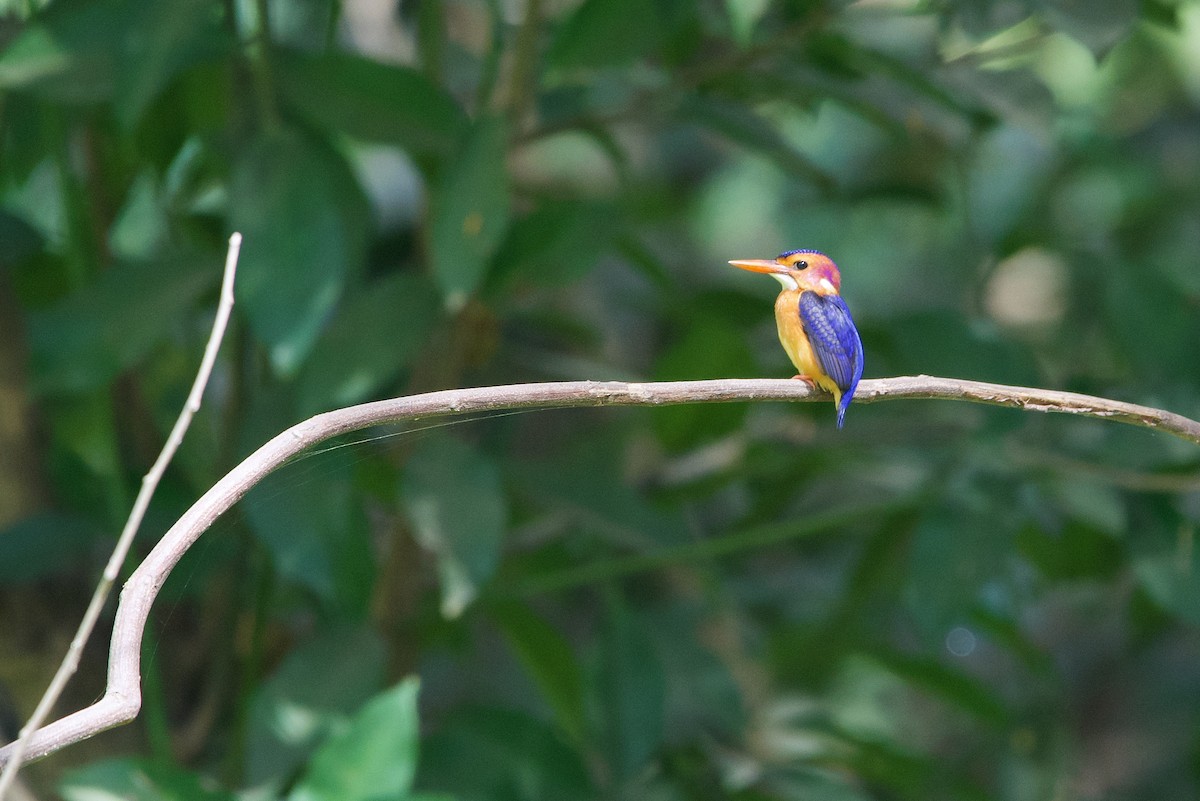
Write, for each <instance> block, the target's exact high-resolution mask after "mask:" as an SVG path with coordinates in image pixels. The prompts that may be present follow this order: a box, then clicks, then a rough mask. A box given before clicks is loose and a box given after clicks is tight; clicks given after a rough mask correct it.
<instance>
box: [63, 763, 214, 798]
mask: <svg viewBox="0 0 1200 801" xmlns="http://www.w3.org/2000/svg"><path fill="white" fill-rule="evenodd" d="M211 784H212V783H211V782H208V781H204V780H203V779H202V777H201V776H199V775H198V774H195V773H191V772H189V771H185V770H182V769H180V768H176V767H174V766H172V765H168V764H164V763H162V762H155V761H152V760H149V759H106V760H104V761H102V762H94V763H92V764H91V765H88V766H87V767H84V768H79V769H77V770H73V771H71V772H70V773H68V774H67V775H66V777H65V778H64V779H63V781H62V784H61V785H59V788H58V791H59V793H60V794H61V795H62V797H63V798H64V799H65V801H233V799H234V797H235V796H234V795H233V794H232V793H229V792H226V791H225V790H217V789H214V788H213V787H212V786H211Z"/></svg>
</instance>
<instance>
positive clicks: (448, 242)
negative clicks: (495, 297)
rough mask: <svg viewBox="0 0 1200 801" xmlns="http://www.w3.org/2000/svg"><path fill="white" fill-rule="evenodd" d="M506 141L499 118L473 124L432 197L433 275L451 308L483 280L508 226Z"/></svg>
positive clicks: (462, 300) (458, 304)
mask: <svg viewBox="0 0 1200 801" xmlns="http://www.w3.org/2000/svg"><path fill="white" fill-rule="evenodd" d="M507 142H508V138H507V127H506V126H505V124H504V123H503V121H501V120H500V119H496V118H487V119H483V120H480V121H478V122H477V123H475V127H474V129H473V130H472V131H471V132H470V134H469V135H468V136H467V138H466V141H465V142H464V144H463V147H462V149H461V150H460V151H459V153H458V155H457V157H456V158H455V160H454V162H453V163H452V164H451V165H449V167H448V168H447V169H446V172H445V174H444V175H443V176H442V180H441V181H440V182H439V183H438V185H437V187H436V188H435V190H434V192H433V195H432V197H431V198H430V210H429V216H430V221H429V232H430V233H429V236H430V242H429V248H430V257H431V259H432V262H433V274H434V277H435V278H436V279H437V282H438V285H439V286H440V287H441V289H442V294H443V295H444V296H445V298H446V302H447V305H449V306H450V307H451V308H457V307H459V306H461V305H462V304H463V303H464V302H465V301H466V299H467V296H469V295H470V294H471V293H472V292H474V291H475V290H476V289H477V288H478V287H479V285H480V284H481V283H482V281H483V278H484V276H485V275H486V273H487V269H488V265H489V262H490V261H491V258H492V255H493V254H494V253H495V251H496V248H497V246H498V245H499V244H500V240H501V238H502V237H503V236H504V232H505V230H506V229H507V228H508V215H509V194H508V193H509V180H508V171H507V169H506V168H505V163H504V159H505V152H506V148H507Z"/></svg>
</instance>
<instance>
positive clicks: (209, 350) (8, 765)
mask: <svg viewBox="0 0 1200 801" xmlns="http://www.w3.org/2000/svg"><path fill="white" fill-rule="evenodd" d="M241 246H242V235H241V234H236V233H235V234H234V235H233V236H231V237H230V238H229V250H228V252H227V253H226V256H225V277H224V278H223V279H222V282H221V299H220V302H219V303H218V304H217V315H216V318H215V319H214V320H213V327H212V333H211V334H209V337H208V344H207V345H206V346H205V348H204V357H203V358H202V359H201V361H200V369H199V371H197V373H196V380H195V381H194V382H192V390H191V392H189V393H188V397H187V402H186V403H184V406H183V411H182V412H180V413H179V418H178V419H177V420H176V421H175V425H174V426H173V427H172V428H171V433H170V434H169V435H168V436H167V441H166V444H164V445H163V448H162V451H161V452H160V453H159V454H158V458H157V459H156V460H155V461H154V464H153V465H152V466H151V467H150V472H148V473H146V475H145V476H144V477H143V478H142V488H141V490H140V491H139V492H138V495H137V498H136V499H135V500H134V503H133V510H132V511H131V512H130V513H129V518H128V519H127V520H126V521H125V527H124V528H123V529H122V530H121V536H120V537H118V538H117V544H116V547H115V548H113V552H112V556H110V557H109V559H108V564H107V565H105V567H104V574H103V575H102V576H101V578H100V582H99V583H98V584H97V585H96V591H95V592H94V593H93V594H92V600H91V602H90V603H89V604H88V608H87V611H86V612H84V615H83V620H82V621H80V623H79V629H78V630H77V631H76V632H75V637H74V639H72V640H71V645H70V647H69V648H68V649H67V655H66V656H65V657H64V658H63V661H62V664H61V665H59V667H58V671H57V672H56V673H55V674H54V678H53V679H52V680H51V682H50V686H48V687H47V688H46V692H45V693H44V694H43V695H42V700H41V701H39V702H38V705H37V708H36V709H35V710H34V711H33V714H32V715H31V716H30V718H29V722H27V723H26V724H25V725H24V726H23V727H22V728H21V733H20V735H19V736H18V737H17V740H16V741H15V742H14V743H12V744H11V745H8V746H6V747H5V748H4V758H3V763H4V772H3V773H0V799H3V798H4V797H5V796H6V795H7V794H8V789H9V788H10V787H11V786H12V783H13V781H14V780H15V779H16V777H17V771H18V770H20V768H21V761H22V759H23V758H24V757H25V755H26V753H29V754H30V755H31V756H37V755H40V754H39V753H38V752H37V751H36V749H34V748H31V743H32V742H33V741H34V739H35V735H36V734H37V733H39V732H38V730H39V727H40V726H41V725H42V723H43V722H44V721H45V720H46V716H47V715H49V714H50V710H51V709H52V708H53V707H54V704H55V703H56V702H57V701H58V698H59V696H60V695H62V691H63V689H64V688H65V687H66V686H67V682H68V681H70V679H71V676H73V675H75V671H76V670H77V669H78V668H79V659H80V656H81V655H82V653H83V647H84V646H85V645H86V644H87V641H88V639H89V638H90V637H91V635H92V631H93V629H95V627H96V621H97V620H98V619H99V618H100V612H101V611H102V610H103V609H104V603H105V602H106V601H107V600H108V596H109V593H110V592H111V591H112V587H113V584H115V583H116V581H117V576H118V575H120V572H121V566H122V565H124V564H125V557H126V556H128V555H129V546H130V545H131V544H132V543H133V538H134V535H135V534H137V530H138V528H139V527H140V526H141V524H142V518H144V517H145V516H146V509H147V508H148V507H149V506H150V499H151V498H152V497H153V496H154V491H155V490H156V489H158V482H159V481H161V480H162V477H163V473H165V472H166V470H167V465H169V464H170V463H171V459H172V458H174V456H175V451H177V450H178V449H179V444H180V443H181V442H183V435H184V434H185V433H186V432H187V429H188V426H189V425H191V422H192V417H193V416H195V414H196V412H197V411H198V410H199V409H200V400H201V399H202V398H203V397H204V387H205V385H207V384H208V377H209V376H210V375H211V374H212V369H213V365H214V364H215V363H216V360H217V351H218V350H220V348H221V340H222V339H223V338H224V337H225V327H226V325H227V324H228V323H229V315H230V313H231V312H232V311H233V281H234V276H235V274H236V273H237V260H238V251H239V250H240V249H241ZM163 578H164V579H165V578H166V575H165V574H164V575H163ZM159 585H160V586H161V582H160V583H159ZM155 592H157V587H156V588H155ZM135 647H140V646H139V645H135ZM27 749H28V751H27Z"/></svg>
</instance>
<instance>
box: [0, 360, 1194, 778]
mask: <svg viewBox="0 0 1200 801" xmlns="http://www.w3.org/2000/svg"><path fill="white" fill-rule="evenodd" d="M918 398H944V399H948V400H965V401H972V402H975V403H986V404H991V405H995V406H1011V407H1015V408H1020V409H1026V410H1029V411H1039V412H1062V413H1066V414H1078V415H1084V416H1087V417H1098V418H1102V419H1108V420H1117V421H1120V422H1123V423H1129V424H1131V425H1136V426H1142V427H1145V428H1151V429H1156V430H1158V431H1162V432H1164V433H1167V434H1171V435H1172V436H1176V437H1180V438H1181V439H1184V440H1187V441H1188V442H1191V443H1194V444H1197V445H1200V422H1197V421H1195V420H1190V419H1188V418H1186V417H1183V416H1181V415H1177V414H1173V413H1171V412H1165V411H1162V410H1159V409H1152V408H1149V407H1146V406H1137V405H1135V404H1132V403H1123V402H1121V401H1113V400H1107V399H1105V398H1097V397H1092V396H1090V395H1080V394H1076V393H1073V392H1055V391H1051V390H1042V389H1032V388H1027V387H1011V386H1004V385H1001V384H986V383H983V382H979V381H960V380H956V379H950V378H933V377H930V376H915V377H903V378H886V379H875V380H867V381H863V382H862V383H861V384H859V387H858V393H857V395H856V396H855V402H856V403H872V402H875V401H882V400H903V399H918ZM828 400H829V395H828V394H826V393H824V392H820V391H817V390H814V389H812V388H811V387H809V386H808V385H807V384H805V383H804V382H801V381H791V380H775V379H718V380H713V381H677V382H663V383H647V384H630V383H623V382H616V381H610V382H596V381H568V382H559V383H545V384H515V385H511V386H500V387H478V388H473V389H452V390H444V391H441V392H430V393H426V394H423V395H413V396H411V397H406V398H394V399H391V400H384V401H377V402H374V403H364V404H361V405H359V406H351V407H349V408H346V409H338V410H336V411H332V412H326V413H324V414H319V415H317V416H316V417H312V418H310V419H308V420H305V421H304V422H302V423H298V424H296V425H294V426H292V427H291V428H289V429H287V430H286V431H284V432H283V433H281V434H279V435H277V436H276V437H275V438H273V439H272V440H270V441H269V442H267V443H266V444H265V445H263V446H262V447H260V448H259V449H258V450H257V451H255V452H254V453H253V454H251V455H250V456H249V457H247V458H246V460H245V461H243V462H242V463H241V464H240V465H238V466H237V467H235V468H234V469H233V470H232V471H231V472H229V473H228V474H227V475H226V476H225V477H224V478H222V479H221V480H220V481H219V482H217V484H216V485H214V486H213V487H212V488H211V489H210V490H209V491H208V492H206V493H205V494H204V495H203V496H202V497H201V498H200V500H198V501H196V503H195V504H193V505H192V508H191V509H189V510H188V511H187V512H186V513H185V514H184V515H183V517H181V518H180V519H179V521H178V522H176V523H175V525H174V526H172V527H171V529H170V530H169V531H168V532H167V533H166V534H165V535H164V536H163V538H162V540H160V541H159V543H158V544H157V545H156V546H155V547H154V548H153V550H151V551H150V553H149V555H147V557H146V559H145V560H144V561H143V562H142V564H141V565H140V566H139V567H138V568H137V570H135V571H134V572H133V575H132V576H130V578H129V581H127V582H126V584H125V588H124V589H123V590H122V592H121V601H120V604H119V605H118V607H117V613H116V619H115V621H114V624H113V636H112V643H111V646H110V651H109V673H108V687H107V691H106V692H105V694H104V697H103V698H101V699H100V701H98V702H97V703H95V704H93V705H92V706H90V707H87V708H86V709H83V710H80V711H79V712H75V713H73V714H70V715H67V716H66V717H64V718H62V719H61V720H58V721H56V722H54V723H51V724H50V725H48V726H46V727H45V728H43V729H41V730H40V731H38V732H37V733H36V734H34V736H33V737H32V738H31V739H30V742H29V750H28V756H29V758H31V759H32V758H38V757H42V756H45V755H47V754H50V753H53V752H55V751H57V750H59V749H61V748H63V747H65V746H67V745H70V744H71V743H74V742H78V741H79V740H83V739H86V738H88V737H91V736H92V735H94V734H96V733H98V732H101V731H104V730H105V729H109V728H112V727H113V726H118V725H120V724H122V723H126V722H128V721H130V720H132V719H133V718H134V717H136V715H137V713H138V710H139V708H140V707H141V689H140V681H141V662H140V656H141V640H142V634H143V629H144V627H145V624H146V619H147V617H148V615H149V613H150V605H151V604H152V603H153V602H154V599H155V596H156V595H157V594H158V591H159V588H161V587H162V585H163V582H164V581H165V580H166V578H167V574H168V573H169V572H170V571H171V569H172V568H173V567H174V566H175V564H176V563H177V562H178V561H179V559H180V558H181V557H182V556H183V554H184V553H185V552H186V551H187V549H188V548H190V547H191V546H192V544H193V543H194V542H195V541H196V540H197V538H199V536H200V535H201V534H202V533H203V532H204V531H205V530H206V529H207V528H208V527H209V526H211V525H212V524H213V522H214V521H215V520H216V519H217V518H218V517H219V516H220V515H221V514H223V513H224V512H225V511H226V510H227V509H229V507H231V506H232V505H233V504H234V503H235V502H237V500H238V499H240V498H241V497H242V496H243V495H245V494H246V492H247V491H249V490H250V488H251V487H253V486H254V485H255V484H257V483H258V482H260V481H261V480H262V479H263V478H264V477H266V476H267V475H268V474H269V473H271V472H272V471H273V470H275V469H276V468H278V467H279V466H280V465H282V464H283V463H284V462H285V461H287V460H288V459H290V458H291V457H293V456H296V455H297V454H299V453H301V452H302V451H304V450H305V449H306V448H309V447H311V446H313V445H316V444H318V443H320V442H323V441H325V440H327V439H330V438H331V437H335V436H338V435H340V434H345V433H348V432H351V431H357V430H359V429H363V428H367V427H369V426H374V425H380V424H386V423H398V422H402V421H405V420H415V419H418V418H428V417H445V416H451V415H460V414H471V413H476V412H485V411H495V410H500V409H521V408H543V409H551V408H567V407H581V406H663V405H672V404H681V403H723V402H730V401H828ZM14 750H15V746H7V747H5V748H3V749H0V762H3V761H5V760H11V759H12V754H13V751H14Z"/></svg>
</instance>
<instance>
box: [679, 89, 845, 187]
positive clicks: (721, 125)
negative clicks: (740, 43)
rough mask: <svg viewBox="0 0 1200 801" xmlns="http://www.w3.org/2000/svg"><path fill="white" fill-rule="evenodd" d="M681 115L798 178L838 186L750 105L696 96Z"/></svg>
mask: <svg viewBox="0 0 1200 801" xmlns="http://www.w3.org/2000/svg"><path fill="white" fill-rule="evenodd" d="M681 112H682V114H683V116H684V117H685V118H687V119H690V120H692V121H694V122H696V123H697V124H698V125H702V126H704V127H705V128H708V129H709V130H711V131H714V132H716V133H718V134H720V135H721V136H724V137H726V138H727V139H729V140H730V141H732V142H735V143H737V144H739V145H742V146H743V147H745V148H747V149H749V150H751V151H754V152H758V153H761V154H762V155H764V156H766V157H767V158H769V159H771V161H772V162H773V163H774V164H776V165H778V166H779V167H781V168H783V169H784V170H786V171H787V172H788V173H790V174H791V175H794V176H795V177H797V178H801V179H803V180H805V181H811V182H812V183H814V184H817V185H818V186H821V187H826V188H827V187H831V186H833V184H834V179H833V176H831V175H830V174H829V173H828V172H826V171H825V170H823V169H821V167H820V166H818V165H817V164H816V163H815V162H813V161H812V160H811V159H809V158H808V157H807V156H806V155H804V154H803V153H802V152H800V151H799V150H798V149H797V148H796V147H795V146H794V145H792V143H791V142H789V141H788V140H787V139H785V138H784V137H783V135H782V134H781V133H780V132H779V131H778V130H777V129H776V128H775V127H774V126H772V125H771V124H770V123H769V122H768V121H767V120H765V119H763V118H762V117H761V116H759V115H758V114H757V113H755V111H754V110H753V109H751V108H749V107H748V106H745V105H743V104H741V103H735V102H732V101H728V100H723V99H720V98H715V97H705V96H695V97H691V98H689V99H688V101H687V102H686V103H685V104H684V107H683V108H682V109H681Z"/></svg>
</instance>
